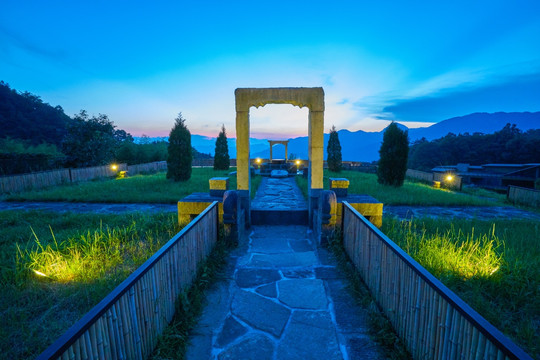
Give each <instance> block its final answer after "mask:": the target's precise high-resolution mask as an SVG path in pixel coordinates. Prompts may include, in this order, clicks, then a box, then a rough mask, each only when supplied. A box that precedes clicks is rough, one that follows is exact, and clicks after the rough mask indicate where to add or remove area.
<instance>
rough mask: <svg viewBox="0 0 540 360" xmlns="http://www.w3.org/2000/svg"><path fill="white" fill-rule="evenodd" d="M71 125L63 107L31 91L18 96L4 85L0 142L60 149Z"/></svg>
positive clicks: (0, 84) (1, 85) (0, 83)
mask: <svg viewBox="0 0 540 360" xmlns="http://www.w3.org/2000/svg"><path fill="white" fill-rule="evenodd" d="M71 121H72V120H71V118H70V117H69V116H67V115H66V114H65V113H64V110H63V109H62V107H60V106H56V107H53V106H51V105H49V104H47V103H44V102H43V101H42V100H41V99H40V97H39V96H36V95H33V94H31V93H29V92H27V91H25V92H18V91H17V90H15V89H11V88H10V87H9V85H8V84H6V83H4V82H3V81H0V138H6V137H10V138H12V139H22V140H25V141H26V142H28V143H31V144H33V145H38V144H41V143H49V144H55V145H56V146H58V147H59V146H60V145H61V142H62V138H63V137H64V135H65V134H66V128H67V124H68V123H69V122H71Z"/></svg>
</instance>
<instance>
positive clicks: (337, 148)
mask: <svg viewBox="0 0 540 360" xmlns="http://www.w3.org/2000/svg"><path fill="white" fill-rule="evenodd" d="M326 154H327V155H326V156H327V157H326V162H327V164H328V169H330V171H335V172H339V171H341V144H340V143H339V136H338V133H337V131H336V127H335V126H333V125H332V129H330V138H329V139H328V145H327V146H326Z"/></svg>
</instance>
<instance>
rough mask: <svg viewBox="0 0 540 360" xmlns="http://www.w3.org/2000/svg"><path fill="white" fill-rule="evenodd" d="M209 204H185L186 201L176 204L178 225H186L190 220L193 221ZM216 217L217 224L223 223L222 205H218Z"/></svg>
mask: <svg viewBox="0 0 540 360" xmlns="http://www.w3.org/2000/svg"><path fill="white" fill-rule="evenodd" d="M211 204H212V203H211V202H195V201H194V202H186V201H179V202H178V223H179V224H187V223H189V222H190V221H191V220H193V219H195V218H196V217H197V215H199V214H200V213H202V212H203V211H204V210H205V209H206V208H207V207H208V206H210V205H211ZM218 216H219V222H221V223H222V222H223V203H219V204H218Z"/></svg>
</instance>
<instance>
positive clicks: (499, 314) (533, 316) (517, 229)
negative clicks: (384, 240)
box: [382, 217, 540, 358]
mask: <svg viewBox="0 0 540 360" xmlns="http://www.w3.org/2000/svg"><path fill="white" fill-rule="evenodd" d="M382 231H383V232H384V233H385V234H386V235H387V236H388V237H389V238H390V239H391V240H393V241H394V242H396V244H397V245H398V246H400V247H401V248H402V249H404V250H405V251H406V252H407V253H408V254H409V255H411V256H412V257H413V258H414V259H415V260H416V261H418V262H419V263H420V264H421V265H422V266H423V267H425V268H426V269H427V270H428V271H429V272H430V273H432V274H433V275H434V276H436V277H437V278H439V279H440V280H441V281H442V282H443V283H444V284H445V285H446V286H448V287H449V288H450V289H452V290H453V291H454V292H456V293H457V294H458V295H459V296H460V297H461V298H462V299H463V300H464V301H465V302H467V303H468V304H469V305H471V306H472V307H473V308H474V309H475V310H476V311H478V312H479V313H480V314H481V315H482V316H483V317H485V318H486V319H487V320H488V321H489V322H491V323H492V324H493V325H495V326H496V327H497V328H498V329H499V330H501V331H502V332H504V333H505V334H507V335H508V336H509V337H510V338H512V339H513V340H514V341H515V342H516V343H517V344H519V345H520V346H521V347H523V348H524V349H525V351H527V352H528V353H529V354H530V355H532V356H533V358H535V357H538V356H539V355H540V344H539V343H538V341H537V339H538V335H539V334H538V332H539V331H540V329H539V328H538V319H540V246H538V239H540V224H539V223H538V222H536V221H530V220H529V221H528V220H497V221H480V220H466V219H453V220H447V219H429V218H421V219H416V220H413V221H412V222H408V221H400V220H397V219H394V218H389V217H385V218H384V220H383V228H382Z"/></svg>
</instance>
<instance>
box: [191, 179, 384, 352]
mask: <svg viewBox="0 0 540 360" xmlns="http://www.w3.org/2000/svg"><path fill="white" fill-rule="evenodd" d="M252 208H254V209H257V210H259V211H264V210H265V209H267V210H268V211H283V212H287V211H291V212H293V211H295V210H299V209H302V210H305V211H307V205H306V203H305V201H304V199H303V197H302V195H301V193H300V190H299V189H298V187H297V186H296V183H295V181H294V179H292V178H289V179H287V178H285V179H272V178H265V179H264V180H263V182H262V183H261V185H260V187H259V190H258V191H257V195H256V197H255V199H254V200H253V202H252ZM289 216H291V215H289ZM250 232H251V233H250V235H249V239H247V240H244V243H241V244H239V247H238V248H237V249H235V250H234V251H233V253H232V254H231V255H230V257H229V258H228V263H227V270H226V271H225V273H224V275H223V276H222V277H221V279H220V280H219V281H218V282H217V283H215V284H214V286H213V287H212V288H211V290H210V291H209V293H208V294H207V299H206V307H205V309H204V311H203V314H202V317H201V318H200V321H199V322H198V324H197V326H196V328H195V329H194V330H193V331H192V333H191V338H190V346H189V348H188V351H187V359H193V360H195V359H217V360H225V359H254V360H255V359H256V360H264V359H276V360H282V359H283V360H285V359H302V360H306V359H325V360H334V359H382V358H383V357H382V356H381V351H380V349H379V348H378V346H377V345H376V344H375V343H374V341H373V340H372V339H371V338H370V336H369V335H368V320H367V319H368V314H367V311H366V310H365V309H363V308H362V307H360V306H359V305H357V304H356V302H355V300H354V298H353V297H352V295H351V294H350V293H349V292H348V290H347V286H346V283H347V280H346V279H345V278H344V275H343V274H342V273H341V272H340V271H339V270H338V268H337V267H336V261H335V260H334V258H333V257H332V256H331V254H330V253H329V252H328V251H327V250H326V249H325V248H320V247H317V246H316V244H314V242H313V241H312V240H311V237H310V235H311V233H310V231H309V230H308V228H307V226H304V225H286V226H283V225H253V226H252V227H251V228H250Z"/></svg>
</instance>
